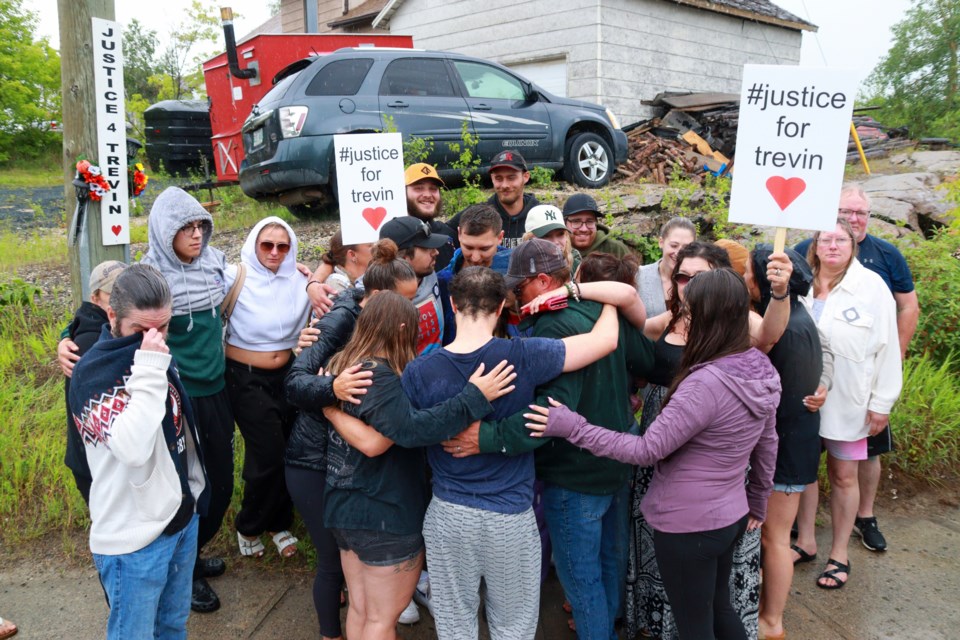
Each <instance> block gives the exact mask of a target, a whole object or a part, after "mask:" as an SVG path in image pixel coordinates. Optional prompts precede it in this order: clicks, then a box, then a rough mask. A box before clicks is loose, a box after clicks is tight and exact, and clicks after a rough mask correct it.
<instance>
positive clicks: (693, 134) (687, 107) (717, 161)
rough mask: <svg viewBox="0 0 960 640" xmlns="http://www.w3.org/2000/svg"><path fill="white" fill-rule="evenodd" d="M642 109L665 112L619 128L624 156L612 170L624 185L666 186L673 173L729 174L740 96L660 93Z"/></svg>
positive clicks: (696, 177)
mask: <svg viewBox="0 0 960 640" xmlns="http://www.w3.org/2000/svg"><path fill="white" fill-rule="evenodd" d="M643 104H645V105H648V106H653V107H659V108H661V110H662V111H665V113H664V114H663V115H662V116H660V117H656V118H652V119H650V120H645V121H643V122H637V123H634V124H632V125H628V126H626V127H624V128H623V129H624V131H626V132H627V141H628V145H629V154H628V159H627V162H626V163H624V164H622V165H620V166H619V167H618V168H617V179H618V180H623V181H637V180H641V179H643V180H653V181H654V182H658V183H660V184H666V183H667V182H668V181H669V177H670V175H671V174H672V173H674V172H677V171H680V172H682V173H683V174H684V175H685V176H686V177H690V178H693V179H695V180H696V179H698V176H701V175H702V174H703V173H704V172H705V171H710V172H713V173H716V174H726V173H729V171H730V168H731V163H730V160H729V156H730V155H731V154H732V151H733V149H734V148H735V144H736V139H737V115H738V110H739V96H737V95H735V94H730V93H686V94H677V93H661V94H660V95H658V96H657V97H656V98H654V99H653V100H650V101H644V102H643Z"/></svg>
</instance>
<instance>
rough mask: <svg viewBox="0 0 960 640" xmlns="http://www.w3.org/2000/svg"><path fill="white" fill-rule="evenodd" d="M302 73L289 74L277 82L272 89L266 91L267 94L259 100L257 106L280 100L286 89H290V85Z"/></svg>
mask: <svg viewBox="0 0 960 640" xmlns="http://www.w3.org/2000/svg"><path fill="white" fill-rule="evenodd" d="M301 73H302V71H298V72H296V73H291V74H290V75H289V76H287V77H286V78H284V79H283V80H281V81H280V82H278V83H277V84H275V85H274V86H273V89H270V91H267V93H266V94H265V95H264V96H263V97H262V98H260V102H259V104H271V103H273V102H276V101H277V100H279V99H280V98H282V97H283V96H284V95H285V94H286V93H287V89H289V88H290V85H291V84H293V81H294V80H296V79H297V76H299V75H300V74H301Z"/></svg>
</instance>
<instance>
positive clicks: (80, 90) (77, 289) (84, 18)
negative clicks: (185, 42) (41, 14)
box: [57, 0, 129, 306]
mask: <svg viewBox="0 0 960 640" xmlns="http://www.w3.org/2000/svg"><path fill="white" fill-rule="evenodd" d="M57 13H58V15H59V20H60V77H61V84H60V87H61V95H62V96H63V99H62V105H63V118H62V119H63V184H64V201H65V207H64V210H65V211H66V213H67V221H68V224H69V223H70V221H72V219H73V216H74V214H75V212H76V210H77V195H76V190H75V189H74V187H73V177H74V174H75V173H76V163H77V157H78V156H81V155H85V156H86V157H87V158H88V159H89V160H90V161H91V162H94V163H96V159H97V118H96V95H95V90H94V71H93V29H92V25H91V22H90V19H91V18H103V19H105V20H114V19H115V15H116V14H115V12H114V1H113V0H57ZM123 179H124V180H126V172H125V171H124V177H123ZM83 226H84V229H85V233H83V234H82V237H83V239H84V241H83V242H80V241H78V242H77V243H75V244H72V245H71V246H70V274H71V280H70V282H71V285H72V288H73V302H74V306H79V305H80V303H81V302H82V301H83V300H85V299H88V298H89V294H90V292H89V291H87V283H88V280H89V279H90V270H91V269H92V268H93V267H95V266H96V265H98V264H100V263H101V262H103V261H104V260H126V259H127V258H128V255H127V254H128V253H129V249H128V247H127V245H114V246H108V247H107V246H103V243H102V242H101V236H100V203H99V202H94V201H88V202H87V203H86V215H85V217H84V221H83Z"/></svg>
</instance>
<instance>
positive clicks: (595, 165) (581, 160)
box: [564, 133, 613, 189]
mask: <svg viewBox="0 0 960 640" xmlns="http://www.w3.org/2000/svg"><path fill="white" fill-rule="evenodd" d="M565 160H566V163H565V165H564V174H565V176H566V178H567V180H568V181H569V182H573V183H574V184H577V185H580V186H581V187H589V188H591V189H596V188H598V187H602V186H603V185H605V184H607V183H608V182H610V177H611V175H612V173H613V154H612V153H611V151H610V145H609V144H607V141H606V140H604V139H603V138H602V137H600V136H598V135H597V134H595V133H580V134H576V135H574V136H571V137H570V139H569V141H568V142H567V154H566V158H565Z"/></svg>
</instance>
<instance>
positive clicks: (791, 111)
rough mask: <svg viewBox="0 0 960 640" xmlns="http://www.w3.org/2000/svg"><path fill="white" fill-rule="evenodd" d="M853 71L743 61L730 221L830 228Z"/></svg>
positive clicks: (837, 194)
mask: <svg viewBox="0 0 960 640" xmlns="http://www.w3.org/2000/svg"><path fill="white" fill-rule="evenodd" d="M856 87H857V82H856V76H855V75H854V73H853V72H851V71H844V70H840V71H838V70H834V69H805V68H801V67H788V66H762V65H746V66H745V67H744V70H743V88H742V89H741V93H740V117H739V124H738V130H737V175H736V177H735V178H734V180H733V187H732V192H731V194H730V221H731V222H737V223H743V224H751V225H766V226H771V227H781V228H783V233H778V236H779V237H778V239H780V241H781V244H780V245H779V247H776V246H775V250H779V248H782V241H783V238H785V237H786V227H793V228H798V229H812V230H830V229H833V228H834V225H835V224H836V222H837V202H838V201H839V199H840V187H841V185H842V182H843V166H844V163H845V162H846V152H847V132H848V130H849V127H850V117H851V114H852V111H853V97H854V95H855V93H856Z"/></svg>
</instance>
